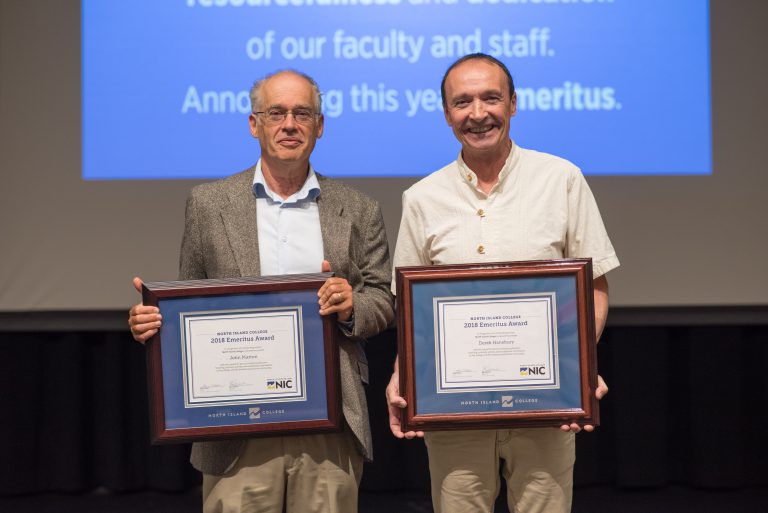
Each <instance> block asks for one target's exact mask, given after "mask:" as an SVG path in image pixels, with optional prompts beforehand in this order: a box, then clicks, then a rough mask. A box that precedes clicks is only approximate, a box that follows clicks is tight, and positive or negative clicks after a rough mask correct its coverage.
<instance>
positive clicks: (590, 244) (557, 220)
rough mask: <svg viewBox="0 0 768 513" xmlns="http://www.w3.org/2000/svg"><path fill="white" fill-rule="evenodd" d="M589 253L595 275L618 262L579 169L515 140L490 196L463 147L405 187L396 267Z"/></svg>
mask: <svg viewBox="0 0 768 513" xmlns="http://www.w3.org/2000/svg"><path fill="white" fill-rule="evenodd" d="M587 257H591V258H592V269H593V277H594V278H597V277H599V276H602V275H603V274H605V273H607V272H608V271H610V270H611V269H614V268H615V267H618V265H619V260H618V258H617V257H616V253H615V252H614V250H613V246H612V245H611V241H610V240H609V238H608V234H607V233H606V231H605V226H604V225H603V220H602V218H601V217H600V212H599V211H598V209H597V204H596V203H595V199H594V197H593V196H592V191H590V189H589V186H588V185H587V182H586V180H585V179H584V176H583V175H582V174H581V171H580V170H579V169H578V168H577V167H576V166H574V165H573V164H571V163H570V162H568V161H567V160H564V159H561V158H559V157H555V156H553V155H548V154H546V153H541V152H537V151H533V150H527V149H524V148H520V147H519V146H517V145H515V144H514V142H513V143H512V149H511V150H510V153H509V156H508V157H507V161H506V163H505V164H504V168H503V169H502V171H501V173H500V174H499V182H498V183H497V184H496V185H495V186H494V187H493V189H492V190H491V191H490V193H489V194H488V195H487V196H486V194H485V193H483V192H482V191H480V189H478V187H477V176H476V175H475V173H474V172H473V171H472V170H471V169H469V168H468V167H467V165H466V164H465V163H464V161H463V160H462V158H461V155H459V158H458V160H456V161H454V162H452V163H451V164H449V165H447V166H446V167H444V168H442V169H440V170H439V171H436V172H434V173H432V174H431V175H429V176H427V177H425V178H423V179H422V180H420V181H419V182H417V183H416V184H414V185H413V186H412V187H410V188H409V189H408V190H406V191H405V192H404V193H403V215H402V219H401V221H400V232H399V234H398V237H397V246H396V248H395V255H394V262H393V263H394V266H395V267H400V266H407V265H435V264H457V263H486V262H504V261H516V260H539V259H552V258H587ZM392 285H393V291H394V285H395V284H394V282H393V284H392Z"/></svg>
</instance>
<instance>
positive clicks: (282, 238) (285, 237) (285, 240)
mask: <svg viewBox="0 0 768 513" xmlns="http://www.w3.org/2000/svg"><path fill="white" fill-rule="evenodd" d="M280 240H281V241H283V242H288V236H286V235H283V236H282V237H280Z"/></svg>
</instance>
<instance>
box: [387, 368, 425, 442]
mask: <svg viewBox="0 0 768 513" xmlns="http://www.w3.org/2000/svg"><path fill="white" fill-rule="evenodd" d="M386 393H387V409H388V410H389V429H390V430H391V431H392V434H393V435H395V436H396V437H397V438H408V439H409V440H410V439H411V438H416V437H419V438H421V437H423V436H424V431H406V432H405V433H403V431H402V430H401V429H400V410H401V409H403V408H405V407H406V406H407V403H406V402H405V399H403V398H402V397H400V374H399V373H398V371H397V360H395V372H393V373H392V377H391V378H390V379H389V385H387V392H386Z"/></svg>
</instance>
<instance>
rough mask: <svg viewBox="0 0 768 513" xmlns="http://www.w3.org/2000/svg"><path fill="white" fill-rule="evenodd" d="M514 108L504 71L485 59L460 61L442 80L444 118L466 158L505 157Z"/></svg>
mask: <svg viewBox="0 0 768 513" xmlns="http://www.w3.org/2000/svg"><path fill="white" fill-rule="evenodd" d="M516 107H517V105H516V96H514V95H513V96H512V97H510V95H509V84H508V82H507V77H506V75H505V74H504V71H503V70H502V69H501V68H500V67H498V66H496V65H495V64H493V63H490V62H488V61H486V60H482V59H471V60H468V61H465V62H462V63H461V64H459V65H457V66H456V67H455V68H453V69H452V70H451V71H450V72H449V73H448V76H447V77H446V79H445V120H446V121H447V122H448V124H449V125H450V126H451V129H453V134H454V135H455V136H456V139H458V140H459V142H460V143H461V151H462V154H463V155H464V158H465V159H466V158H503V157H505V156H506V153H507V151H508V150H509V121H510V119H511V118H512V116H514V115H515V112H516Z"/></svg>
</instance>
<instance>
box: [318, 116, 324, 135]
mask: <svg viewBox="0 0 768 513" xmlns="http://www.w3.org/2000/svg"><path fill="white" fill-rule="evenodd" d="M324 126H325V116H323V114H322V113H320V115H319V116H317V138H318V139H320V138H321V137H322V136H323V127H324Z"/></svg>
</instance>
